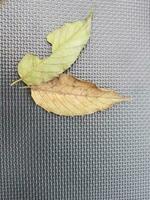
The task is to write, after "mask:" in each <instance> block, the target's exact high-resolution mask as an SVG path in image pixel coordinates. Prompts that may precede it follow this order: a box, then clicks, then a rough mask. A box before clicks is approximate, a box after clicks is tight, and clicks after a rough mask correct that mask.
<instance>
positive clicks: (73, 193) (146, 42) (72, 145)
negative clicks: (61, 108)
mask: <svg viewBox="0 0 150 200" xmlns="http://www.w3.org/2000/svg"><path fill="white" fill-rule="evenodd" d="M91 8H93V9H94V19H93V25H92V35H91V38H90V41H89V42H88V44H87V47H86V48H85V49H84V51H82V53H81V55H80V57H79V59H78V60H77V61H76V62H75V63H74V64H73V66H72V67H71V68H70V70H68V73H71V74H74V75H75V76H76V77H79V78H82V79H84V80H90V81H92V82H94V83H96V84H97V85H98V86H101V87H108V88H113V89H115V90H117V91H119V92H120V93H121V94H123V95H125V96H130V97H131V98H132V101H131V102H128V103H123V104H119V105H116V106H114V107H113V108H112V109H109V110H107V111H105V112H98V113H95V114H92V115H87V116H82V117H62V116H56V115H55V114H52V113H47V112H46V111H44V110H43V109H41V108H39V107H37V106H36V104H35V103H34V102H33V100H32V99H31V96H30V90H28V89H19V86H16V87H10V83H11V82H12V81H13V80H15V79H17V78H18V76H17V63H18V61H19V60H20V59H21V58H22V57H23V56H24V55H25V54H26V53H27V52H32V53H34V54H36V55H39V56H40V57H44V56H47V55H49V54H50V53H51V47H50V45H49V44H48V43H47V42H46V39H45V38H46V35H47V34H48V33H49V32H50V31H53V30H54V29H55V28H57V27H59V26H60V25H63V24H64V23H65V22H72V21H74V20H78V19H82V18H84V17H85V16H86V15H87V13H88V11H89V10H90V9H91ZM0 15H1V18H0V23H1V26H0V30H1V41H0V45H1V55H0V56H1V65H0V70H1V71H0V74H1V75H0V76H1V116H2V118H1V120H2V123H1V130H2V132H1V135H0V136H1V140H0V143H1V150H0V154H1V155H0V160H1V170H0V177H1V181H0V182H1V189H0V199H2V200H33V199H36V200H37V199H39V200H46V199H52V200H99V199H101V200H117V199H118V200H149V199H150V1H149V0H134V1H133V0H115V1H111V0H107V1H104V0H95V1H92V0H72V1H70V0H53V1H50V0H32V1H30V0H26V1H25V0H19V1H17V0H3V1H1V3H0Z"/></svg>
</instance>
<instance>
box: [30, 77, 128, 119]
mask: <svg viewBox="0 0 150 200" xmlns="http://www.w3.org/2000/svg"><path fill="white" fill-rule="evenodd" d="M31 95H32V98H33V99H34V101H35V103H36V104H37V105H39V106H41V107H42V108H44V109H45V110H47V111H48V112H53V113H56V114H58V115H65V116H75V115H85V114H91V113H94V112H96V111H103V110H105V109H107V108H110V107H111V106H112V105H113V104H115V103H119V102H122V101H125V100H126V99H127V98H126V97H121V96H120V95H118V94H117V93H116V92H114V91H112V90H108V89H104V88H98V87H96V85H95V84H93V83H90V82H87V81H83V80H78V79H76V78H74V77H73V76H71V75H67V74H62V75H60V76H59V78H55V79H53V80H52V81H49V82H47V83H44V84H41V85H38V86H32V87H31Z"/></svg>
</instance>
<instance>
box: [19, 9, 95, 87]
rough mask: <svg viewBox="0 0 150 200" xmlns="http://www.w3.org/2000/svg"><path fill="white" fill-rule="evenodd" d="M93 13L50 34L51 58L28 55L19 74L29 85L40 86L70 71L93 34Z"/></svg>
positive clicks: (21, 64)
mask: <svg viewBox="0 0 150 200" xmlns="http://www.w3.org/2000/svg"><path fill="white" fill-rule="evenodd" d="M91 20H92V13H90V14H89V15H88V17H86V18H85V19H84V20H82V21H77V22H73V23H66V24H64V26H62V27H60V28H58V29H56V30H55V31H54V32H52V33H50V34H48V36H47V41H48V42H49V43H51V44H52V54H51V56H49V57H47V58H45V59H40V58H38V57H37V56H35V55H32V54H27V55H25V56H24V57H23V58H22V60H21V61H20V62H19V64H18V73H19V75H20V77H21V79H22V81H24V82H25V83H26V84H27V85H39V84H41V83H43V82H47V81H49V80H52V79H53V78H54V77H57V76H58V75H59V74H61V73H62V72H64V71H65V70H66V69H68V68H69V67H70V66H71V65H72V64H73V63H74V62H75V60H76V59H77V58H78V56H79V54H80V52H81V50H82V49H83V48H84V46H85V45H86V43H87V41H88V39H89V37H90V32H91Z"/></svg>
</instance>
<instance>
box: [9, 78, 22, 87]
mask: <svg viewBox="0 0 150 200" xmlns="http://www.w3.org/2000/svg"><path fill="white" fill-rule="evenodd" d="M20 81H22V79H21V78H20V79H18V80H16V81H14V82H12V83H11V86H13V85H15V84H17V83H18V82H20Z"/></svg>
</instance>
